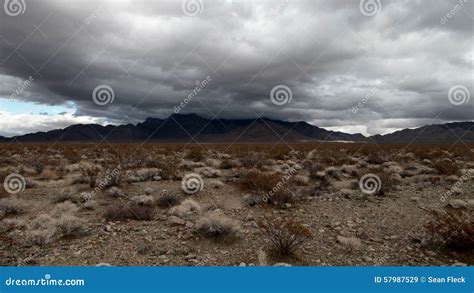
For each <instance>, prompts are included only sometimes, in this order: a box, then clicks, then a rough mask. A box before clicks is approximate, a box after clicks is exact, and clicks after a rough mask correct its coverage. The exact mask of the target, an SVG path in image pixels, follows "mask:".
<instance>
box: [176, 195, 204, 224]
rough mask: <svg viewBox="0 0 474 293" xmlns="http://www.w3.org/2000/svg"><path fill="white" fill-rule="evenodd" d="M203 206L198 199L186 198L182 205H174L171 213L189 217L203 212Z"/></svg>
mask: <svg viewBox="0 0 474 293" xmlns="http://www.w3.org/2000/svg"><path fill="white" fill-rule="evenodd" d="M201 212H202V208H201V206H200V205H199V203H197V202H196V201H194V200H192V199H186V200H185V201H183V202H182V203H181V204H180V205H178V206H174V207H172V208H171V209H170V211H169V214H171V215H173V216H177V217H180V218H182V219H187V218H189V217H191V216H194V215H198V214H201Z"/></svg>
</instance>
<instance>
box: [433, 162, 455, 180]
mask: <svg viewBox="0 0 474 293" xmlns="http://www.w3.org/2000/svg"><path fill="white" fill-rule="evenodd" d="M433 168H434V169H436V170H437V171H438V173H439V174H441V175H457V176H458V175H459V174H461V169H460V168H459V166H458V164H456V162H454V161H452V160H450V159H443V160H439V161H436V162H434V163H433Z"/></svg>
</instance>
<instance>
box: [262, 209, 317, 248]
mask: <svg viewBox="0 0 474 293" xmlns="http://www.w3.org/2000/svg"><path fill="white" fill-rule="evenodd" d="M259 226H260V227H262V228H263V229H264V230H265V232H266V235H267V238H268V242H269V244H270V246H269V252H270V253H271V254H272V255H274V256H276V257H293V256H295V255H296V253H297V251H298V249H299V248H300V247H301V246H302V245H303V244H304V243H305V242H306V241H308V240H309V239H310V238H311V237H312V234H311V232H310V231H309V229H307V228H306V227H304V226H303V225H301V224H300V223H298V222H295V221H293V220H284V219H276V218H266V219H264V220H262V221H260V222H259Z"/></svg>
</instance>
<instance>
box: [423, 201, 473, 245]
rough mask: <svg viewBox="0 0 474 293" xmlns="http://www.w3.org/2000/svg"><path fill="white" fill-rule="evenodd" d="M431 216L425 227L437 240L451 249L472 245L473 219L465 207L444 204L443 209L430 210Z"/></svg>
mask: <svg viewBox="0 0 474 293" xmlns="http://www.w3.org/2000/svg"><path fill="white" fill-rule="evenodd" d="M430 214H431V215H432V216H433V219H431V220H430V221H429V222H428V223H427V224H426V225H425V227H426V228H427V229H428V231H429V232H430V233H432V235H433V236H434V239H437V240H438V241H439V242H441V243H444V244H445V245H447V246H448V247H450V248H453V249H461V250H462V249H472V248H473V247H474V219H473V218H472V213H471V214H470V213H469V211H467V210H465V209H455V208H452V207H449V206H446V207H445V208H444V210H432V211H430Z"/></svg>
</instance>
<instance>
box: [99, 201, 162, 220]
mask: <svg viewBox="0 0 474 293" xmlns="http://www.w3.org/2000/svg"><path fill="white" fill-rule="evenodd" d="M155 212H156V211H155V207H153V206H146V205H139V204H136V203H134V202H129V203H127V204H121V203H115V204H113V205H111V206H109V207H107V208H106V210H105V212H104V215H103V216H104V218H105V219H106V220H108V221H123V220H137V221H151V220H153V219H154V218H155Z"/></svg>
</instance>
